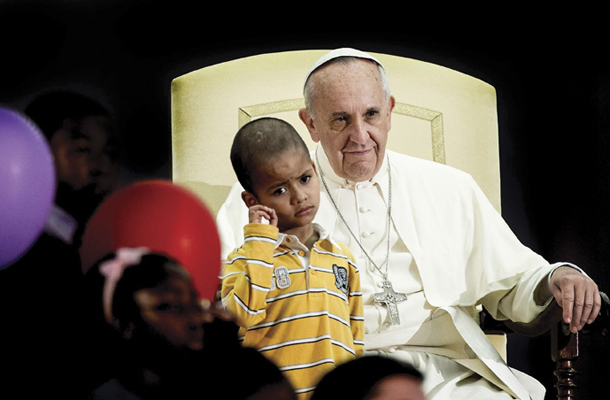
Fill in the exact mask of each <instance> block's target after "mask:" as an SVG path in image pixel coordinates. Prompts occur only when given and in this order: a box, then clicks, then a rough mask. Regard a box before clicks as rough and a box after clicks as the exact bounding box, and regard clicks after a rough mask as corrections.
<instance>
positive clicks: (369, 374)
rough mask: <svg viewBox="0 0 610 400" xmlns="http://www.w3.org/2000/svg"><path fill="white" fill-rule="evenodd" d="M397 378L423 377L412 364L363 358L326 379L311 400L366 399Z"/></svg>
mask: <svg viewBox="0 0 610 400" xmlns="http://www.w3.org/2000/svg"><path fill="white" fill-rule="evenodd" d="M396 375H403V376H410V377H412V378H413V379H415V380H417V381H418V382H420V383H421V382H422V381H423V375H422V373H421V372H419V371H418V370H417V369H416V368H415V367H413V366H412V365H411V364H406V363H402V362H400V361H397V360H395V359H392V358H387V357H381V356H364V357H361V358H357V359H355V360H351V361H349V362H346V363H344V364H341V365H339V366H338V367H337V368H335V369H334V370H332V371H330V372H329V373H328V374H327V375H325V376H324V377H323V378H322V379H321V380H320V382H319V383H318V386H317V388H316V390H315V391H314V394H313V396H312V397H311V400H332V399H337V398H345V399H353V400H359V399H365V398H366V397H367V395H368V394H369V392H370V390H371V389H372V388H373V387H374V386H375V385H376V384H377V383H378V382H380V381H381V380H382V379H384V378H387V377H389V376H396Z"/></svg>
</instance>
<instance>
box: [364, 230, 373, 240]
mask: <svg viewBox="0 0 610 400" xmlns="http://www.w3.org/2000/svg"><path fill="white" fill-rule="evenodd" d="M372 234H373V233H372V232H369V231H364V232H362V237H363V238H365V239H366V238H368V237H370V236H371V235H372Z"/></svg>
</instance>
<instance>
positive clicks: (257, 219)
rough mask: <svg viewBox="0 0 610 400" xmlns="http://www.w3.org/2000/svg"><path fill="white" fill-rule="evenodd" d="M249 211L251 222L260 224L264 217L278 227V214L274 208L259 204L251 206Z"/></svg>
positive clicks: (270, 223)
mask: <svg viewBox="0 0 610 400" xmlns="http://www.w3.org/2000/svg"><path fill="white" fill-rule="evenodd" d="M248 211H249V218H250V223H251V224H260V223H262V222H263V219H266V220H268V221H269V225H273V226H275V227H277V215H276V214H275V210H274V209H273V208H270V207H265V206H263V205H260V204H257V205H255V206H252V207H250V208H249V209H248Z"/></svg>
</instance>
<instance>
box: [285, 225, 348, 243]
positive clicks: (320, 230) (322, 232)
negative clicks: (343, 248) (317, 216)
mask: <svg viewBox="0 0 610 400" xmlns="http://www.w3.org/2000/svg"><path fill="white" fill-rule="evenodd" d="M311 226H312V227H313V230H314V232H316V233H317V234H318V236H319V239H318V240H328V241H330V242H331V243H332V244H333V245H334V246H335V247H338V245H337V243H335V242H334V241H333V240H332V239H331V238H330V237H329V235H328V232H327V231H326V229H324V228H322V225H320V224H317V223H315V222H312V224H311ZM287 238H291V239H292V240H295V241H296V242H297V243H299V244H301V245H303V244H302V243H301V241H300V240H299V238H297V237H296V236H295V235H287V234H285V233H281V232H280V233H279V234H278V236H277V242H276V243H275V248H276V249H277V248H278V247H280V245H282V244H283V243H284V242H285V241H286V239H287ZM292 240H290V242H292ZM285 244H286V245H287V246H288V247H292V246H291V245H290V244H289V243H288V241H286V243H285ZM303 246H304V245H303Z"/></svg>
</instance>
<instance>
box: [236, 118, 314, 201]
mask: <svg viewBox="0 0 610 400" xmlns="http://www.w3.org/2000/svg"><path fill="white" fill-rule="evenodd" d="M292 149H302V150H303V152H304V153H305V154H307V157H309V149H308V148H307V145H306V144H305V142H304V141H303V138H301V135H299V133H298V132H297V131H296V130H295V129H294V127H293V126H292V125H290V124H289V123H288V122H286V121H283V120H281V119H277V118H272V117H265V118H259V119H256V120H254V121H250V122H249V123H247V124H246V125H244V126H243V127H242V128H241V129H239V131H237V134H236V135H235V139H233V145H232V146H231V164H233V170H234V171H235V174H236V175H237V179H238V180H239V183H240V184H241V185H242V187H243V188H244V189H245V190H246V191H248V192H250V193H254V192H253V186H254V185H253V176H254V174H255V173H256V169H257V166H259V165H261V164H263V163H265V162H268V161H269V160H271V159H272V157H276V156H277V155H278V154H281V153H283V152H285V151H287V150H292Z"/></svg>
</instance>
